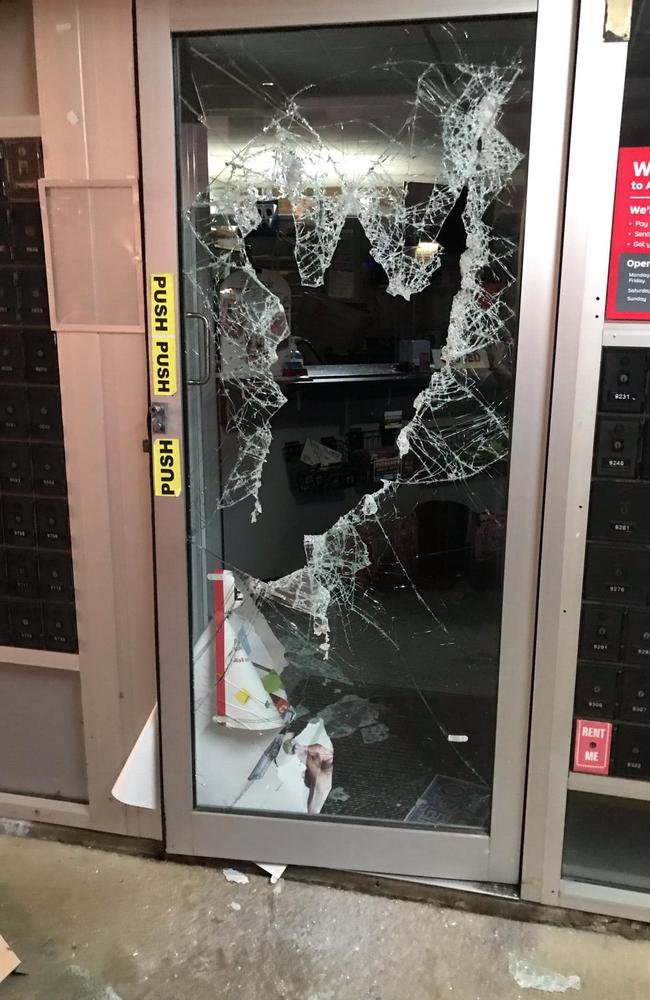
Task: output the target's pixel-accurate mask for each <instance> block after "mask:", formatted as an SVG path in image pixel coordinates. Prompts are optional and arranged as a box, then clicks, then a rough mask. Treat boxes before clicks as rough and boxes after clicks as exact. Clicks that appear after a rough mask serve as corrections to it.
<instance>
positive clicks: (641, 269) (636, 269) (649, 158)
mask: <svg viewBox="0 0 650 1000" xmlns="http://www.w3.org/2000/svg"><path fill="white" fill-rule="evenodd" d="M606 317H607V319H637V320H650V146H625V147H623V148H621V149H619V151H618V170H617V174H616V198H615V201H614V222H613V225H612V247H611V254H610V259H609V282H608V285H607V309H606Z"/></svg>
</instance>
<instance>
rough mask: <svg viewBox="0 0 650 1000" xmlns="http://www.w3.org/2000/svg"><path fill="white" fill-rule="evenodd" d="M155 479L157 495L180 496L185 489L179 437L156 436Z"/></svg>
mask: <svg viewBox="0 0 650 1000" xmlns="http://www.w3.org/2000/svg"><path fill="white" fill-rule="evenodd" d="M153 481H154V493H155V495H156V496H157V497H178V496H180V495H181V491H182V489H183V480H182V475H181V449H180V443H179V440H178V438H154V441H153Z"/></svg>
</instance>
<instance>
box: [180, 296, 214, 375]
mask: <svg viewBox="0 0 650 1000" xmlns="http://www.w3.org/2000/svg"><path fill="white" fill-rule="evenodd" d="M185 318H186V319H198V321H199V323H201V324H202V325H203V364H202V370H203V374H202V375H200V376H199V378H188V379H187V384H188V385H207V383H208V382H209V381H210V376H211V375H212V350H211V344H210V324H209V323H208V321H207V319H206V318H205V316H204V315H203V313H195V312H187V313H185Z"/></svg>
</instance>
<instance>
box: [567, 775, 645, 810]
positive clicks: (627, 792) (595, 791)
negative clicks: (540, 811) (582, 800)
mask: <svg viewBox="0 0 650 1000" xmlns="http://www.w3.org/2000/svg"><path fill="white" fill-rule="evenodd" d="M568 787H569V790H570V791H572V792H589V793H591V794H592V795H613V796H615V797H616V798H618V799H637V800H638V801H641V802H650V781H636V780H633V779H630V778H617V777H614V776H613V775H609V774H582V773H578V772H577V771H569V782H568Z"/></svg>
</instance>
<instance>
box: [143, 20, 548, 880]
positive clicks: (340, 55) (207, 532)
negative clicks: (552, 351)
mask: <svg viewBox="0 0 650 1000" xmlns="http://www.w3.org/2000/svg"><path fill="white" fill-rule="evenodd" d="M433 6H434V7H435V5H433ZM485 6H488V5H485ZM494 6H497V7H498V5H494ZM428 7H429V8H431V5H428ZM536 30H537V19H536V16H535V14H534V13H529V14H523V15H517V16H513V15H509V16H494V15H492V16H489V17H473V18H454V19H448V18H445V19H431V18H428V19H426V20H425V19H417V18H413V19H410V20H408V21H400V22H397V23H395V22H387V21H383V22H381V21H380V22H377V23H363V24H354V25H350V24H346V25H342V26H341V25H324V26H319V27H307V26H291V27H287V26H284V27H278V28H274V27H269V28H267V29H264V30H245V31H244V30H228V31H225V30H221V31H211V32H208V33H205V32H201V33H196V34H191V33H190V34H188V33H183V34H179V35H177V36H176V37H174V39H173V63H174V82H175V87H174V105H175V107H174V111H175V132H176V167H177V185H178V186H177V192H178V218H177V231H178V238H179V248H180V267H179V269H178V274H179V282H178V287H179V292H180V307H179V308H180V318H181V322H180V324H179V330H180V338H179V340H180V349H181V353H182V355H183V358H184V366H183V367H184V377H183V379H182V382H183V385H182V394H181V393H179V395H181V397H182V398H181V399H179V405H180V406H182V408H183V414H184V419H183V423H182V441H181V446H182V450H183V463H184V479H185V483H184V490H183V493H182V499H180V498H176V499H177V500H179V501H180V503H182V504H183V505H184V508H185V518H186V522H185V523H186V542H187V547H186V553H185V558H186V566H187V598H185V594H184V591H185V586H184V584H183V581H178V580H177V585H178V612H179V613H180V614H181V615H184V616H185V620H186V622H187V625H186V634H187V639H188V650H187V657H186V659H185V661H184V662H178V663H177V664H176V670H177V671H181V672H182V671H187V673H186V676H185V683H187V684H188V685H189V699H188V702H187V704H188V706H189V707H190V709H191V711H190V716H191V721H190V722H189V725H188V726H187V727H186V728H185V729H184V733H185V738H186V739H188V740H189V741H190V743H191V756H190V757H188V759H191V768H192V774H191V775H189V774H187V775H186V776H185V779H184V780H185V781H186V782H188V783H191V786H192V789H191V813H192V816H193V817H194V820H192V822H194V823H196V824H197V825H196V830H197V831H198V830H201V831H202V833H201V834H199V835H198V839H193V840H192V843H193V845H194V849H195V850H196V852H197V853H214V854H216V855H222V856H237V857H242V858H245V857H246V858H251V859H252V860H259V861H279V862H292V861H296V862H300V863H308V864H314V865H318V866H328V865H332V866H336V867H354V868H362V869H366V870H377V871H390V872H394V873H397V874H409V875H420V876H427V875H438V876H448V877H461V878H462V877H465V878H487V877H488V876H489V874H490V872H492V873H493V872H494V870H495V869H494V868H490V852H491V850H493V848H494V843H492V844H491V837H490V834H491V831H492V834H493V837H492V840H494V823H493V819H492V818H493V814H494V811H495V808H496V806H495V802H496V801H499V802H502V803H507V807H506V808H507V809H508V810H509V815H510V830H509V838H510V839H509V841H508V842H510V843H511V842H513V838H514V841H515V842H516V839H517V836H518V828H519V825H520V822H521V803H520V801H513V799H517V797H518V796H519V788H518V781H519V778H518V775H519V774H520V772H521V768H522V760H523V758H524V757H525V753H526V745H525V726H524V737H523V740H522V739H521V736H520V733H521V731H522V727H521V726H518V725H517V724H515V725H514V727H513V725H512V719H510V720H506V719H504V717H503V713H504V699H505V701H506V706H505V707H506V711H507V710H508V703H507V699H508V692H507V691H504V684H503V677H501V678H500V669H501V668H502V663H503V659H504V655H505V654H504V653H503V650H504V644H505V643H506V642H507V641H510V640H512V641H513V642H516V637H515V636H514V634H513V622H512V616H511V617H510V619H509V620H507V621H506V620H505V619H504V595H505V600H506V601H507V595H508V594H509V593H512V592H513V590H516V588H517V586H518V580H519V581H521V580H522V579H523V578H524V577H530V575H531V573H534V567H532V566H530V565H522V558H521V554H520V555H518V554H517V551H516V546H515V545H513V544H512V543H511V544H510V545H509V544H508V542H509V533H510V531H511V522H512V521H513V520H516V518H517V517H518V516H519V518H520V521H521V517H520V514H519V515H518V513H517V505H518V502H519V496H518V492H519V491H518V488H517V483H518V481H519V479H520V477H521V476H522V474H526V470H525V469H518V468H517V465H516V462H515V460H514V459H513V446H512V442H513V429H514V430H515V432H516V425H517V420H520V421H525V420H526V419H527V415H526V403H525V399H523V400H522V398H521V396H522V393H521V390H520V386H519V383H520V381H521V382H524V383H526V382H528V381H529V380H531V379H538V380H539V379H541V380H544V379H546V377H547V374H546V372H544V371H538V372H532V371H530V370H528V369H526V370H523V371H522V361H521V357H522V355H523V356H525V350H521V345H522V342H523V341H524V340H525V338H526V337H527V336H529V335H530V336H538V334H537V333H532V332H531V333H530V334H529V333H528V332H527V328H526V327H525V326H523V325H522V321H521V309H520V302H522V292H523V291H524V281H525V275H524V273H523V268H524V253H523V247H524V242H523V234H524V219H525V214H526V196H527V183H528V175H529V171H530V169H531V162H530V156H529V152H530V140H531V111H532V105H533V92H534V87H533V80H534V72H535V69H536V59H535V51H536V47H535V44H536ZM145 196H146V191H145ZM553 263H554V262H553ZM550 336H551V330H550V329H549V330H548V337H549V342H550ZM179 388H180V387H179ZM515 400H516V405H514V408H513V404H514V403H515ZM528 416H529V417H530V418H531V419H533V420H535V419H538V415H537V414H528ZM533 527H534V526H533ZM530 613H531V615H532V608H531V609H530ZM514 628H515V629H516V630H519V632H521V629H522V628H523V629H524V630H525V629H527V628H528V629H532V621H524V622H518V623H516V622H515V623H514ZM508 630H510V633H508ZM530 667H531V665H530V662H520V663H519V664H518V665H517V669H518V670H519V672H520V674H521V677H520V679H519V681H520V683H519V690H520V691H521V689H522V683H521V681H522V678H523V688H524V690H525V689H526V684H527V683H528V680H527V679H528V678H529V676H530ZM163 676H164V675H163ZM162 698H163V768H164V766H165V754H166V753H167V754H168V753H169V752H170V750H169V747H168V748H167V750H166V749H165V728H164V727H165V722H164V719H165V712H164V709H165V688H164V684H163V690H162ZM510 707H511V711H512V712H514V713H516V712H517V711H520V710H521V711H524V710H525V703H524V704H523V705H522V703H521V699H520V701H519V703H514V702H511V703H510ZM499 727H501V728H502V733H501V745H502V747H503V746H506V745H507V746H508V749H507V752H506V753H504V752H503V749H501V750H499V746H498V730H499ZM504 727H505V728H504ZM508 731H509V732H510V734H511V738H510V739H508ZM513 744H514V745H513ZM495 762H496V765H495ZM508 762H510V763H508ZM164 774H165V770H164V769H163V777H164ZM513 778H514V781H513ZM174 780H177V779H174ZM509 783H510V784H513V785H516V786H517V787H516V788H515V787H512V788H510V791H508V785H509ZM186 801H187V800H186ZM167 815H168V818H169V806H168V808H167ZM186 822H188V820H187V819H186ZM180 824H181V820H179V821H178V823H177V824H176V825H178V826H180ZM199 842H200V843H201V844H202V847H201V848H198V843H199ZM206 843H207V844H209V845H210V849H209V850H208V851H206V849H205V845H206ZM517 869H518V859H517V858H515V857H513V858H510V859H508V861H507V862H506V863H505V864H504V865H502V866H501V869H500V873H501V875H502V877H504V878H508V877H509V872H511V873H512V879H511V880H512V881H514V880H515V878H516V871H517Z"/></svg>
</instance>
